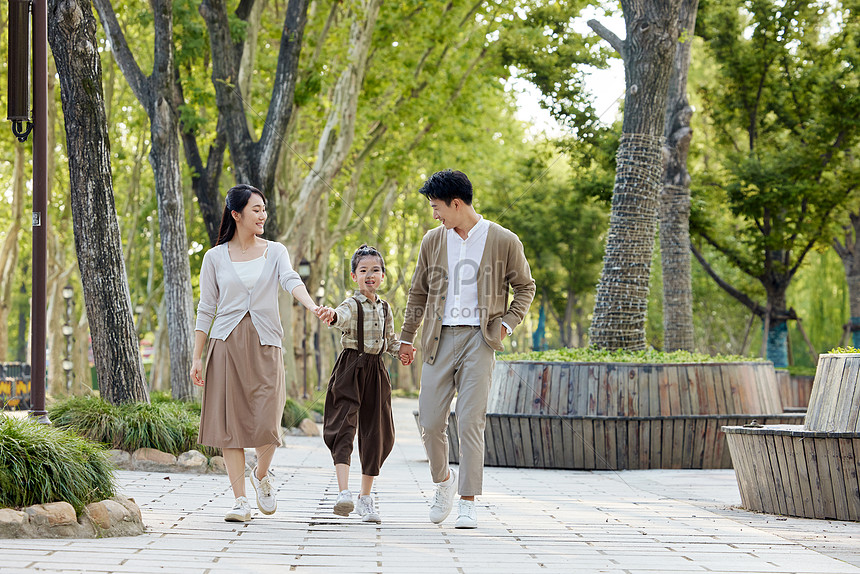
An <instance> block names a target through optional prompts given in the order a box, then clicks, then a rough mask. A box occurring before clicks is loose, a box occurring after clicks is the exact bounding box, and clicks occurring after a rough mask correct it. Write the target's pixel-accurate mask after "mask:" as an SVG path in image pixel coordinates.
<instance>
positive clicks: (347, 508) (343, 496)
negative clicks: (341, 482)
mask: <svg viewBox="0 0 860 574" xmlns="http://www.w3.org/2000/svg"><path fill="white" fill-rule="evenodd" d="M353 508H355V503H354V502H353V501H352V493H351V492H350V491H348V490H341V491H340V494H338V495H337V501H336V502H335V503H334V513H335V514H337V515H338V516H349V513H350V512H352V509H353Z"/></svg>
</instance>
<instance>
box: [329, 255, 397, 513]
mask: <svg viewBox="0 0 860 574" xmlns="http://www.w3.org/2000/svg"><path fill="white" fill-rule="evenodd" d="M351 267H352V273H351V274H350V276H351V277H352V280H353V281H355V282H356V283H357V284H358V290H357V291H356V292H355V294H354V295H353V296H352V297H349V298H348V299H346V300H345V301H344V302H343V303H341V304H340V305H339V306H338V307H337V309H330V308H329V309H326V310H325V311H323V312H321V313H320V318H322V319H323V320H326V319H328V320H329V324H330V325H331V326H333V327H335V328H337V329H340V330H341V331H343V337H342V338H341V342H342V343H343V352H342V353H341V354H340V356H339V357H338V359H337V362H336V363H335V365H334V370H333V372H332V374H331V378H330V379H329V384H328V394H327V395H326V401H325V416H324V420H323V423H324V424H323V439H324V440H325V443H326V446H328V448H329V450H330V451H331V455H332V459H333V460H334V466H335V474H336V475H337V485H338V490H339V491H340V493H339V494H338V497H337V501H336V502H335V505H334V513H335V514H337V515H339V516H347V515H349V513H350V512H352V510H353V508H355V505H354V504H353V500H352V493H351V492H350V491H349V463H350V457H351V456H352V441H353V439H354V438H355V433H356V427H357V429H358V454H359V459H360V460H361V493H360V495H359V497H358V513H359V514H360V515H361V519H362V521H364V522H375V523H379V522H382V520H381V519H380V517H379V514H378V513H377V512H376V510H375V508H374V504H373V497H371V495H370V490H371V487H372V486H373V479H374V478H375V477H376V476H378V475H379V469H380V467H381V466H382V463H383V462H384V461H385V459H386V458H387V457H388V454H389V453H390V452H391V448H392V446H394V420H393V419H392V417H391V381H390V379H389V377H388V371H387V370H386V369H385V364H384V363H383V360H382V353H383V352H386V351H387V352H388V353H390V354H392V355H396V353H397V352H398V351H399V349H400V342H399V340H398V339H397V336H396V335H395V331H394V320H393V317H392V314H391V309H390V308H389V306H388V303H387V302H385V301H383V300H382V299H380V298H379V297H377V295H376V291H377V290H378V289H379V287H380V285H381V284H382V281H383V279H385V262H384V261H383V260H382V254H381V253H380V252H379V251H377V250H376V249H375V248H373V247H368V246H367V245H362V246H361V247H359V248H358V250H357V251H356V252H355V254H354V255H353V256H352V262H351Z"/></svg>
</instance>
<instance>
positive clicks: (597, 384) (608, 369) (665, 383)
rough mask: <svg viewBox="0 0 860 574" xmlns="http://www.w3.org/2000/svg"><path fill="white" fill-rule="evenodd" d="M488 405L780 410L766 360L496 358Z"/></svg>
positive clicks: (568, 409)
mask: <svg viewBox="0 0 860 574" xmlns="http://www.w3.org/2000/svg"><path fill="white" fill-rule="evenodd" d="M487 412H491V413H506V414H529V415H574V416H612V417H616V416H627V417H641V416H645V417H648V416H682V415H726V414H750V413H764V414H778V413H782V412H783V409H782V399H781V398H780V394H779V387H778V385H777V382H776V372H775V371H774V368H773V364H772V363H770V362H757V363H752V362H745V363H688V364H636V363H539V362H532V361H511V362H505V361H498V362H497V363H496V370H495V372H494V373H493V386H492V388H491V389H490V398H489V403H488V409H487Z"/></svg>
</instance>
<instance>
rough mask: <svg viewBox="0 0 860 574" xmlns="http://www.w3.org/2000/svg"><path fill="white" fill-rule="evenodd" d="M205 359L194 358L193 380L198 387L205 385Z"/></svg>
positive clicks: (192, 364)
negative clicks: (203, 375) (203, 376)
mask: <svg viewBox="0 0 860 574" xmlns="http://www.w3.org/2000/svg"><path fill="white" fill-rule="evenodd" d="M202 374H203V359H194V361H193V362H192V363H191V382H192V383H194V384H195V385H197V386H198V387H202V386H203V378H202V377H201V375H202Z"/></svg>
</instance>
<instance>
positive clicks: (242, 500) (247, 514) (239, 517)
mask: <svg viewBox="0 0 860 574" xmlns="http://www.w3.org/2000/svg"><path fill="white" fill-rule="evenodd" d="M224 520H226V521H227V522H247V521H249V520H251V505H250V504H248V498H247V497H245V496H240V497H239V498H237V499H236V504H234V505H233V508H231V509H230V510H228V511H227V514H226V515H225V516H224Z"/></svg>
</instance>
